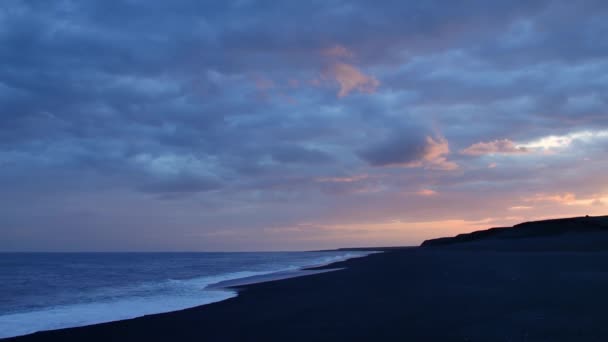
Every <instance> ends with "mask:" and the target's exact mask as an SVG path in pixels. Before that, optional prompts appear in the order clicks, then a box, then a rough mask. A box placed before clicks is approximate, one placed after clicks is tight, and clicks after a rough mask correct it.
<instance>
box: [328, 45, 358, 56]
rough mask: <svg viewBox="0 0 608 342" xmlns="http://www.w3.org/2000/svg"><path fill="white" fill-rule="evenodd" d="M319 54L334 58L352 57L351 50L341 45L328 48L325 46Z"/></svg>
mask: <svg viewBox="0 0 608 342" xmlns="http://www.w3.org/2000/svg"><path fill="white" fill-rule="evenodd" d="M321 54H323V55H325V56H329V57H335V58H350V57H353V55H354V54H353V52H352V51H350V50H348V49H347V48H345V47H344V46H342V45H334V46H331V47H328V48H325V49H323V50H322V51H321Z"/></svg>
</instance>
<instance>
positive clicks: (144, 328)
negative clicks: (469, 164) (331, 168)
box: [13, 247, 608, 342]
mask: <svg viewBox="0 0 608 342" xmlns="http://www.w3.org/2000/svg"><path fill="white" fill-rule="evenodd" d="M326 268H345V269H343V270H339V271H335V272H327V273H321V274H315V275H310V276H305V277H299V278H292V279H285V280H280V281H273V282H267V283H259V284H253V285H247V286H243V287H242V288H241V292H240V294H239V296H238V297H235V298H232V299H228V300H226V301H223V302H219V303H214V304H210V305H205V306H201V307H197V308H192V309H188V310H183V311H178V312H173V313H167V314H159V315H152V316H146V317H141V318H136V319H132V320H126V321H119V322H112V323H105V324H99V325H95V326H88V327H81V328H71V329H64V330H56V331H50V332H43V333H36V334H33V335H29V336H23V337H19V338H14V339H13V340H14V341H24V342H25V341H79V342H84V341H288V342H293V341H484V342H487V341H608V252H602V251H595V252H572V251H570V252H565V251H516V250H511V251H505V250H502V251H492V250H479V249H475V250H463V249H454V248H447V247H446V248H443V247H442V248H409V249H392V250H388V251H387V252H386V253H381V254H373V255H370V256H368V257H365V258H358V259H352V260H348V261H346V262H341V263H335V264H331V265H328V266H326Z"/></svg>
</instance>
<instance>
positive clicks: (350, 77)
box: [324, 63, 380, 97]
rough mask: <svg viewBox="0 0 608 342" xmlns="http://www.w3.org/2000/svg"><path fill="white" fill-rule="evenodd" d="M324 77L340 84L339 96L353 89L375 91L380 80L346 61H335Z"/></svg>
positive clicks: (367, 91)
mask: <svg viewBox="0 0 608 342" xmlns="http://www.w3.org/2000/svg"><path fill="white" fill-rule="evenodd" d="M324 77H326V78H329V79H332V80H335V81H336V82H337V83H338V84H339V85H340V91H339V92H338V97H345V96H347V95H348V94H350V93H351V92H352V91H355V90H356V91H359V92H361V93H373V92H375V91H376V89H377V88H378V86H380V82H379V81H378V80H377V79H375V78H374V77H373V76H368V75H365V74H363V73H362V72H361V71H359V69H357V68H356V67H354V66H352V65H350V64H346V63H335V64H333V65H332V66H331V67H330V68H329V70H327V71H326V72H325V73H324Z"/></svg>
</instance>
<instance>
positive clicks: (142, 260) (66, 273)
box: [0, 251, 368, 338]
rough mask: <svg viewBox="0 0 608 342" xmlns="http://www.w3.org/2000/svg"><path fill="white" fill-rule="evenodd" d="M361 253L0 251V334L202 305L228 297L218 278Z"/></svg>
mask: <svg viewBox="0 0 608 342" xmlns="http://www.w3.org/2000/svg"><path fill="white" fill-rule="evenodd" d="M366 254H368V253H366V252H353V251H330V252H260V253H257V252H255V253H254V252H251V253H0V338H4V337H11V336H19V335H24V334H29V333H33V332H36V331H41V330H50V329H59V328H67V327H75V326H82V325H89V324H95V323H102V322H109V321H115V320H121V319H128V318H134V317H139V316H143V315H147V314H154V313H161V312H169V311H175V310H181V309H185V308H189V307H194V306H198V305H203V304H209V303H213V302H217V301H221V300H224V299H228V298H231V297H234V296H236V293H235V292H234V291H231V290H227V289H222V288H209V286H210V285H212V284H215V283H218V282H222V281H228V280H235V279H240V278H247V277H251V276H259V275H269V274H272V273H277V272H279V273H284V272H292V271H293V272H297V270H299V269H301V268H304V267H310V266H316V265H323V264H328V263H331V262H336V261H341V260H346V259H349V258H353V257H359V256H363V255H366Z"/></svg>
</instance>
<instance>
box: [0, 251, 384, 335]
mask: <svg viewBox="0 0 608 342" xmlns="http://www.w3.org/2000/svg"><path fill="white" fill-rule="evenodd" d="M318 252H327V253H332V252H340V254H338V255H333V256H332V255H330V256H324V255H321V256H318V257H317V259H312V260H310V262H309V263H307V264H302V265H297V263H296V265H297V266H294V265H290V266H288V267H283V268H280V267H279V268H277V269H276V270H274V271H272V270H270V271H262V272H260V271H245V272H240V271H237V272H234V273H227V274H220V275H209V276H202V277H201V278H195V279H185V281H191V280H192V281H195V282H199V283H200V281H201V280H200V279H204V278H207V279H209V280H210V279H213V278H216V280H215V282H208V283H207V285H204V287H202V288H200V291H201V294H203V295H202V296H201V298H200V302H199V303H198V304H194V303H191V304H190V305H188V304H187V303H185V302H183V301H178V302H175V303H172V302H166V303H167V305H168V306H167V307H166V308H162V307H160V308H159V307H156V308H155V309H152V308H151V307H152V306H154V305H153V304H154V303H156V302H158V300H157V299H155V298H150V299H145V300H144V298H142V300H139V299H137V298H135V299H132V300H136V302H135V303H134V304H133V305H137V306H139V305H143V306H144V309H141V308H139V309H136V310H135V312H137V311H139V312H140V314H132V313H130V312H132V311H134V310H133V309H131V308H126V307H124V305H121V306H119V307H118V308H115V309H117V310H123V309H126V312H123V313H122V314H119V315H115V314H113V315H112V316H113V317H112V316H108V315H107V313H108V312H111V309H112V306H111V305H115V304H116V303H111V304H110V303H108V304H105V303H95V302H92V303H90V304H86V305H87V306H89V307H90V309H89V310H98V311H100V312H104V313H106V314H104V315H105V316H103V315H102V316H98V317H97V318H94V320H95V321H91V320H90V318H89V319H87V320H84V321H82V320H81V322H82V323H80V324H79V323H76V324H73V323H70V322H69V321H68V322H67V324H65V323H59V324H61V325H63V326H58V324H56V323H55V324H53V323H51V324H43V325H40V324H34V326H33V329H32V327H31V326H30V328H25V329H24V328H22V327H23V326H22V325H21V324H22V323H20V322H24V323H26V322H28V321H29V320H31V318H30V317H31V315H32V314H34V315H37V314H38V312H36V311H34V312H23V313H21V312H16V313H9V314H7V315H5V316H3V317H4V318H5V321H4V323H8V325H7V324H4V325H1V326H4V328H6V329H7V330H4V331H0V341H5V340H9V339H14V338H20V337H25V336H28V335H32V334H36V333H44V332H53V331H57V330H66V329H75V328H86V327H89V326H96V325H100V324H108V323H114V322H120V321H127V320H132V319H138V318H141V317H147V316H153V315H161V314H169V313H173V312H177V311H182V310H188V309H191V308H196V307H202V306H205V305H209V304H212V303H217V302H221V301H224V300H227V299H230V298H233V297H236V296H238V294H239V292H240V289H241V288H242V287H243V286H245V285H253V284H258V283H264V282H272V281H278V280H283V279H290V278H297V277H303V276H309V275H313V274H319V273H325V272H331V271H338V270H340V268H336V269H320V268H323V267H326V266H329V265H331V264H334V263H338V262H342V261H346V260H349V259H353V258H360V257H365V256H367V255H369V254H371V253H375V251H372V250H369V249H356V250H352V249H348V248H346V249H335V250H324V251H304V252H298V253H313V254H315V253H316V254H319V253H318ZM349 252H353V253H349ZM252 253H254V252H252ZM255 253H258V252H255ZM25 254H32V253H25ZM72 254H78V253H72ZM87 254H88V253H87ZM95 254H98V253H95ZM135 254H138V255H142V254H141V253H135ZM144 254H147V253H144ZM152 254H158V253H152ZM171 254H174V253H171ZM185 254H189V253H185ZM300 263H301V262H300ZM277 266H279V265H277ZM239 273H242V274H239ZM247 273H249V274H253V275H248V274H247ZM222 278H223V279H222ZM169 281H170V282H172V281H173V280H169ZM180 281H181V280H180ZM206 281H208V280H206ZM150 301H151V302H150ZM137 302H139V304H138V303H137ZM76 305H78V304H76ZM146 311H147V312H146ZM45 312H46V315H48V314H52V315H57V316H58V317H60V316H63V315H65V314H66V313H67V312H68V311H65V309H63V308H62V307H57V308H54V307H51V308H48V309H45V310H44V311H40V313H42V314H43V315H44V314H45ZM119 312H122V311H119ZM38 315H39V314H38ZM121 316H122V317H121ZM40 319H42V320H40ZM81 319H82V318H81ZM39 321H40V322H43V321H46V319H43V318H41V317H40V318H39ZM71 324H73V325H71ZM53 325H54V326H53ZM20 326H22V327H20ZM36 326H37V327H38V329H36ZM49 327H51V328H49ZM34 329H36V330H34ZM28 330H29V331H28ZM7 331H11V332H12V331H14V332H15V333H14V334H10V335H9V334H6V332H7ZM2 335H4V336H2Z"/></svg>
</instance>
